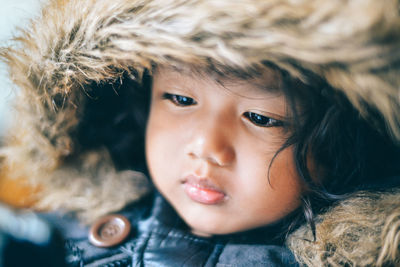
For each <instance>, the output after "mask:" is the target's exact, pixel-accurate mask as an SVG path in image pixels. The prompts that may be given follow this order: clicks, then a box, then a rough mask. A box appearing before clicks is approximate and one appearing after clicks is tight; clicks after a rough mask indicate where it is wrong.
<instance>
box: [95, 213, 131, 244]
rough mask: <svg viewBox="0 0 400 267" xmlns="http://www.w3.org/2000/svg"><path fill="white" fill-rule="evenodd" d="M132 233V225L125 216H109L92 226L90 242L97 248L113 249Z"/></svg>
mask: <svg viewBox="0 0 400 267" xmlns="http://www.w3.org/2000/svg"><path fill="white" fill-rule="evenodd" d="M130 231H131V224H130V223H129V221H128V220H127V219H126V218H125V217H124V216H122V215H117V214H112V215H107V216H105V217H102V218H100V219H99V220H97V221H96V222H95V223H94V224H93V225H92V227H91V228H90V231H89V242H90V243H91V244H92V245H94V246H96V247H103V248H105V247H112V246H115V245H118V244H120V243H122V241H124V240H125V238H126V237H127V236H128V235H129V232H130Z"/></svg>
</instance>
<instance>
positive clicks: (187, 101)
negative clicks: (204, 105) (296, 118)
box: [162, 93, 283, 127]
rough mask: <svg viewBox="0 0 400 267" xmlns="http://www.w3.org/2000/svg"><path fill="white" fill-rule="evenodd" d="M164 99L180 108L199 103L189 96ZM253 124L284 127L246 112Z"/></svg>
mask: <svg viewBox="0 0 400 267" xmlns="http://www.w3.org/2000/svg"><path fill="white" fill-rule="evenodd" d="M162 98H163V99H166V100H169V101H171V102H172V103H173V104H174V105H176V106H178V107H186V106H191V105H196V104H197V102H196V101H195V100H194V99H193V98H191V97H188V96H182V95H176V94H170V93H164V94H163V96H162ZM243 115H244V116H245V117H246V118H247V119H248V120H249V121H250V122H251V123H253V124H254V125H256V126H258V127H280V126H283V122H282V121H280V120H276V119H273V118H270V117H266V116H263V115H260V114H258V113H254V112H245V113H244V114H243Z"/></svg>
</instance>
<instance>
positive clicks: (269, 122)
mask: <svg viewBox="0 0 400 267" xmlns="http://www.w3.org/2000/svg"><path fill="white" fill-rule="evenodd" d="M243 115H244V116H245V117H246V118H247V119H248V120H249V121H250V122H251V123H253V124H254V125H256V126H259V127H279V126H282V125H283V122H282V121H280V120H276V119H273V118H270V117H266V116H263V115H260V114H257V113H254V112H245V113H244V114H243Z"/></svg>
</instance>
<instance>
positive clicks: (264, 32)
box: [0, 0, 400, 266]
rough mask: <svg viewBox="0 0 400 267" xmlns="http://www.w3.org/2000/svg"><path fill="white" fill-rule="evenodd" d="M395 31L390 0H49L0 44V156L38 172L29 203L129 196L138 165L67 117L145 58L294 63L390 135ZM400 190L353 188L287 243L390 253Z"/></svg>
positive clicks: (373, 257)
mask: <svg viewBox="0 0 400 267" xmlns="http://www.w3.org/2000/svg"><path fill="white" fill-rule="evenodd" d="M399 44H400V16H399V3H398V1H395V0H381V1H377V0H338V1H326V0H270V1H257V0H242V1H231V0H218V1H215V0H129V1H128V0H114V1H109V0H51V1H50V3H48V4H47V5H46V6H44V7H43V9H42V14H41V16H40V17H39V18H37V19H35V20H33V21H32V23H31V26H30V27H29V28H27V29H25V30H22V31H21V32H20V33H19V35H18V36H17V37H16V39H15V44H14V45H13V46H12V47H7V48H4V49H3V50H1V57H2V59H3V60H5V61H6V62H7V63H8V66H9V72H10V76H11V79H12V80H13V82H14V84H15V85H16V87H17V88H18V90H17V92H18V95H17V98H16V111H17V112H15V116H16V117H15V120H14V121H15V122H16V123H15V125H14V127H13V128H12V130H10V134H9V139H8V141H7V146H5V147H4V148H2V149H1V151H0V153H1V157H2V158H1V164H2V168H3V170H4V169H6V170H7V172H8V175H9V176H14V177H20V176H22V177H27V176H29V177H30V178H31V180H32V181H33V182H37V183H39V184H40V186H41V187H42V191H43V192H44V193H45V194H44V195H43V198H41V201H39V202H38V206H39V207H49V206H51V207H54V208H60V207H62V208H65V209H70V210H76V211H79V210H84V211H88V210H89V211H91V212H90V213H87V212H86V214H89V215H88V216H89V217H91V218H93V217H96V216H99V215H101V214H103V213H106V212H109V211H112V210H116V209H120V208H121V207H122V206H124V205H125V204H126V203H127V202H130V201H134V200H135V199H137V198H139V197H140V196H141V195H143V194H145V192H146V191H147V190H148V188H149V185H147V182H146V179H145V178H144V177H143V175H141V174H140V173H138V172H134V171H119V170H118V169H116V168H115V167H114V165H113V163H112V161H111V159H110V156H109V152H108V151H106V150H105V149H104V148H103V147H94V148H92V149H91V150H90V151H80V150H79V147H78V146H77V143H78V142H77V134H76V129H77V127H78V126H79V125H81V123H82V118H83V117H84V115H83V114H84V113H85V103H86V102H87V101H88V99H89V98H90V97H91V90H92V86H93V85H96V84H100V83H105V84H106V83H115V82H117V81H119V80H121V79H123V77H124V76H125V75H130V76H131V77H132V79H133V80H137V81H140V79H141V78H142V75H143V73H144V72H145V71H148V72H150V73H151V69H152V66H153V65H154V64H173V62H176V63H177V62H180V63H188V64H191V65H194V66H196V65H210V64H211V65H213V66H216V67H218V66H225V67H230V68H233V69H246V68H254V67H257V66H260V65H261V64H262V63H263V62H265V61H268V62H272V63H273V64H275V65H277V66H278V67H280V68H282V69H284V70H286V71H288V72H289V73H290V74H291V75H293V76H295V77H298V78H300V79H302V80H303V81H304V82H307V80H306V76H304V71H307V72H310V73H314V74H316V75H318V76H321V77H323V78H324V79H326V81H327V82H328V83H330V85H331V86H332V87H333V88H336V89H337V90H339V91H342V92H343V93H344V94H345V95H346V96H347V97H348V99H349V100H350V102H351V103H352V104H353V105H354V106H355V107H356V108H357V109H358V110H359V111H360V112H361V114H362V116H364V117H365V118H368V119H369V120H370V121H371V122H372V123H374V125H376V126H377V127H380V130H381V131H383V132H388V133H389V134H390V135H391V136H392V138H393V142H394V143H396V142H397V143H398V142H399V141H400V78H399V77H400V75H399V74H400V73H399V70H400V49H399ZM367 107H369V108H367ZM71 175H72V176H73V177H71ZM66 177H68V178H66ZM99 177H101V178H99ZM72 179H75V180H74V182H73V183H72V182H71V181H72ZM75 181H76V182H75ZM67 184H68V185H70V184H74V187H75V189H74V190H65V188H66V185H67ZM104 188H113V189H114V190H108V191H107V190H106V191H105V190H104ZM121 190H123V191H121ZM124 192H126V193H124ZM128 192H130V193H128ZM131 192H133V193H131ZM66 200H68V201H66ZM110 200H112V201H113V205H112V206H109V205H107V204H106V203H110ZM66 203H68V204H66ZM399 204H400V193H399V192H397V191H393V192H390V193H381V194H378V195H376V194H375V193H374V195H371V194H367V193H365V194H360V195H359V196H357V197H354V198H352V199H350V200H349V201H348V202H345V203H340V204H339V206H338V207H335V208H334V209H332V210H331V211H329V212H328V213H326V214H324V215H322V216H321V217H320V218H319V220H320V223H318V226H317V242H311V241H307V240H310V239H312V238H310V237H309V236H308V232H307V229H306V227H304V228H301V229H300V230H298V231H297V232H295V233H294V234H292V235H291V237H290V238H289V239H288V244H289V245H290V247H291V249H292V250H293V251H294V252H295V254H296V255H297V257H298V259H299V260H301V261H303V262H305V263H307V264H309V265H315V266H320V265H321V264H326V263H330V264H332V265H335V264H336V265H341V264H344V263H346V262H347V263H350V264H354V265H360V266H364V265H374V264H376V261H377V260H380V262H379V263H381V264H382V263H385V264H392V265H395V264H400V262H399V258H400V253H399V251H398V247H399V242H400V241H399V240H400V227H399V225H400V210H399V206H400V205H399ZM339 214H340V216H339ZM354 214H357V216H354ZM371 214H374V215H373V216H371ZM354 218H357V219H354ZM343 226H344V228H343ZM352 227H353V228H352ZM343 229H354V230H352V233H348V232H346V231H347V230H343ZM364 229H367V230H365V231H364ZM356 231H358V233H359V234H353V233H355V232H356ZM364 233H367V234H365V235H364ZM332 240H336V241H337V242H336V241H332ZM367 244H370V245H367ZM359 247H362V248H364V247H365V249H359ZM355 262H356V263H357V264H355Z"/></svg>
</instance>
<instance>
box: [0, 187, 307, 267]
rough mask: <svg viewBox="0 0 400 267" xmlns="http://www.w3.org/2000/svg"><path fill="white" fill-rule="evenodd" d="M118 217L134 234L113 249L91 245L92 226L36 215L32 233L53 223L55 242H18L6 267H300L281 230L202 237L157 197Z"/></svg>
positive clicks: (9, 248)
mask: <svg viewBox="0 0 400 267" xmlns="http://www.w3.org/2000/svg"><path fill="white" fill-rule="evenodd" d="M118 214H120V215H123V216H125V217H126V218H127V219H128V220H129V222H130V223H131V232H130V234H129V236H128V237H127V238H126V239H125V240H124V241H122V242H121V243H119V244H117V245H116V246H113V247H111V248H101V247H97V246H94V245H92V244H91V243H90V242H89V240H88V232H89V226H84V225H82V224H80V223H79V221H78V220H77V219H76V218H73V217H71V216H70V217H68V216H67V215H61V214H60V213H45V214H40V218H38V217H34V215H33V214H30V216H31V217H32V218H30V222H31V224H30V227H28V228H30V229H31V230H32V231H34V229H35V226H34V225H35V223H34V220H35V221H36V224H37V223H38V221H39V223H41V224H42V226H44V225H46V223H47V227H48V229H50V230H52V231H51V232H52V238H51V239H50V240H47V243H46V242H44V243H43V242H42V244H40V243H39V242H38V241H35V239H32V240H25V241H23V240H21V237H19V238H18V237H14V238H13V242H8V244H6V245H5V246H2V247H0V255H2V256H3V257H2V258H3V259H5V260H6V261H5V262H4V264H3V265H1V266H3V267H11V266H13V267H16V266H27V265H29V266H58V267H61V266H64V264H65V266H110V267H111V266H119V267H125V266H299V265H298V264H297V262H296V260H295V258H294V255H293V254H292V253H291V252H290V250H289V249H287V248H286V247H285V246H284V245H283V239H282V238H277V237H276V236H277V233H276V230H277V226H274V227H269V228H260V229H256V230H252V231H247V232H244V233H239V234H233V235H226V236H217V237H211V238H202V237H198V236H195V235H192V234H191V233H190V232H189V231H188V230H187V228H186V225H185V224H184V223H183V221H182V220H181V219H180V218H179V217H178V216H177V214H176V213H175V212H174V210H173V209H172V208H171V207H170V206H169V205H168V203H167V202H166V201H165V200H164V199H163V198H162V197H161V196H160V195H158V194H156V195H155V197H154V195H153V194H151V195H150V196H147V197H145V198H144V199H142V200H141V201H140V202H138V203H136V204H134V205H131V206H129V207H127V208H125V209H124V210H123V211H121V212H119V213H118ZM18 216H19V217H22V216H25V217H26V215H22V214H19V215H18ZM18 216H16V217H15V218H17V217H18ZM2 219H3V221H4V217H3V218H2ZM40 219H41V220H40ZM25 234H26V233H25ZM60 234H61V236H62V238H60ZM25 237H27V236H25ZM9 239H11V238H10V237H9ZM24 244H25V245H24ZM27 244H29V246H27ZM63 247H64V249H65V250H64V249H63ZM6 253H7V254H6Z"/></svg>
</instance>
